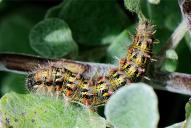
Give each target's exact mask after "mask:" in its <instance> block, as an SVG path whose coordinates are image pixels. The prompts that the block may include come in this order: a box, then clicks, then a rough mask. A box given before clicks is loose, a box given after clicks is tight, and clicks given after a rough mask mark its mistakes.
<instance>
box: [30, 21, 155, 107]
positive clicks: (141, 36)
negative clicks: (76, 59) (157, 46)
mask: <svg viewBox="0 0 191 128" xmlns="http://www.w3.org/2000/svg"><path fill="white" fill-rule="evenodd" d="M136 30H137V32H136V35H135V36H134V39H133V42H132V44H131V45H130V46H129V48H128V54H127V56H126V57H124V58H122V59H121V60H120V63H119V66H118V68H116V69H110V70H109V71H108V75H106V76H99V77H96V78H94V79H91V78H85V77H84V76H83V72H80V73H77V72H72V71H71V70H69V69H67V68H66V67H64V66H55V65H48V66H45V67H43V68H37V69H36V70H35V71H34V72H33V73H31V74H29V75H28V78H27V85H28V88H29V90H30V91H32V92H39V93H42V94H46V95H51V96H56V97H60V96H61V97H64V98H66V99H69V100H70V101H73V102H79V103H82V104H84V105H85V106H89V107H91V108H92V107H97V106H99V105H103V104H105V103H106V102H107V100H108V98H109V97H110V96H111V95H112V94H113V93H114V92H115V91H116V90H117V89H118V88H120V87H121V86H124V85H127V84H128V83H131V82H136V81H139V80H141V79H142V77H143V76H144V75H145V72H146V67H147V65H148V63H149V62H150V59H151V56H152V47H153V44H154V33H155V30H154V26H153V25H152V24H151V23H150V22H148V21H143V22H140V23H139V24H138V26H137V29H136ZM75 71H76V70H75Z"/></svg>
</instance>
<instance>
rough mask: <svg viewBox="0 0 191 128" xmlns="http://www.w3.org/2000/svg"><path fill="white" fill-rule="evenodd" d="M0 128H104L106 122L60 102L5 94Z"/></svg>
mask: <svg viewBox="0 0 191 128" xmlns="http://www.w3.org/2000/svg"><path fill="white" fill-rule="evenodd" d="M0 114H1V116H0V117H1V119H0V120H1V122H2V123H1V125H2V124H3V125H6V126H7V127H14V128H39V127H45V128H97V127H99V128H105V127H106V126H105V120H104V119H103V118H101V117H99V116H98V115H96V114H93V113H91V114H90V113H89V112H88V111H87V110H86V109H84V108H81V107H79V106H78V107H77V106H74V105H68V106H66V105H64V103H63V101H62V100H59V99H55V98H51V97H44V96H37V95H32V94H17V93H14V92H11V93H7V94H6V95H4V96H3V97H2V98H1V100H0Z"/></svg>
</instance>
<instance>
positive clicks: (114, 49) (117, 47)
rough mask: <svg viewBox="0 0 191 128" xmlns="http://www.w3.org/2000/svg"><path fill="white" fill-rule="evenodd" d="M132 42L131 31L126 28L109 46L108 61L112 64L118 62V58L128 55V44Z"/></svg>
mask: <svg viewBox="0 0 191 128" xmlns="http://www.w3.org/2000/svg"><path fill="white" fill-rule="evenodd" d="M130 44H131V35H129V31H128V30H127V29H125V30H124V31H123V32H122V33H120V34H119V35H118V36H117V37H116V38H115V39H114V40H113V42H112V44H111V45H110V46H109V47H108V50H107V61H109V62H110V63H112V64H117V63H118V61H119V60H118V59H116V58H122V57H124V56H126V55H127V49H128V46H129V45H130Z"/></svg>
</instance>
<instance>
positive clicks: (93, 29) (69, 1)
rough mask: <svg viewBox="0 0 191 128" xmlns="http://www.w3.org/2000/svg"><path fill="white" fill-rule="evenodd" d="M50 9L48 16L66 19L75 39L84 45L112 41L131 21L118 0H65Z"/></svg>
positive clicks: (95, 44)
mask: <svg viewBox="0 0 191 128" xmlns="http://www.w3.org/2000/svg"><path fill="white" fill-rule="evenodd" d="M62 5H63V6H62V8H61V9H60V6H59V7H57V8H56V9H53V10H52V11H51V10H50V11H48V12H47V15H46V18H47V17H48V18H49V17H52V16H53V17H55V13H57V12H58V11H59V10H60V12H59V13H58V15H57V16H56V17H58V18H61V19H63V20H64V21H66V22H67V23H68V24H69V26H70V28H71V30H72V32H73V36H74V39H75V40H76V41H77V42H78V43H80V44H83V45H94V46H97V45H103V44H108V43H111V42H112V40H113V38H114V37H115V36H117V35H118V34H119V33H120V32H121V31H122V30H123V29H124V28H126V26H127V25H128V23H129V20H128V18H127V16H126V15H125V13H124V12H123V10H122V9H121V8H120V6H119V4H118V2H117V1H116V0H93V1H87V0H80V2H79V0H65V1H64V4H62Z"/></svg>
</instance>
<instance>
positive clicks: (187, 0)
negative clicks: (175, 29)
mask: <svg viewBox="0 0 191 128" xmlns="http://www.w3.org/2000/svg"><path fill="white" fill-rule="evenodd" d="M179 6H180V9H181V12H182V16H183V18H184V19H185V21H186V24H187V27H188V29H189V31H190V33H191V0H179Z"/></svg>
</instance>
